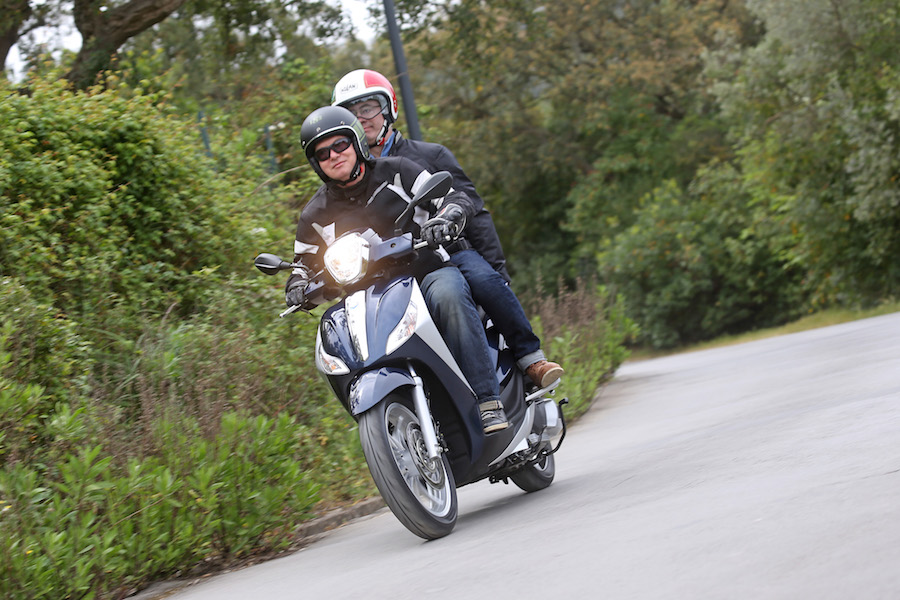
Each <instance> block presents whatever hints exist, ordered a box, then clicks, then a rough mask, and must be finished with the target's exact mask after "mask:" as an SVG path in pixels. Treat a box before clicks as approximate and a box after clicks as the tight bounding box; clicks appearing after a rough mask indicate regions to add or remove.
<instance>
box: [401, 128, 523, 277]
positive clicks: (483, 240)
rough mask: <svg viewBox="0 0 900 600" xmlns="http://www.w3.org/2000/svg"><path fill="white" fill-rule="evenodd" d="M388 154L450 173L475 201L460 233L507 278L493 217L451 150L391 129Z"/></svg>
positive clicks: (456, 186) (454, 181) (457, 184)
mask: <svg viewBox="0 0 900 600" xmlns="http://www.w3.org/2000/svg"><path fill="white" fill-rule="evenodd" d="M388 156H404V157H406V158H409V159H412V160H414V161H416V162H417V163H419V164H421V165H422V166H423V167H425V168H426V169H428V170H429V171H430V172H432V173H437V172H438V171H448V172H449V173H450V175H452V176H453V187H454V188H455V189H457V190H462V191H463V192H465V193H466V195H467V196H468V197H469V198H471V199H472V200H473V201H474V202H475V208H476V210H477V213H476V215H475V217H474V218H472V219H470V220H469V222H468V223H467V224H466V230H465V232H464V233H463V235H464V236H465V237H466V239H468V241H469V243H470V244H471V245H472V247H473V248H474V249H475V250H477V251H478V253H479V254H481V256H483V257H484V259H485V260H486V261H488V263H490V265H491V266H492V267H494V269H495V270H496V271H497V272H498V273H500V274H501V275H502V276H503V278H504V279H506V281H510V278H509V273H508V272H507V270H506V257H505V256H504V255H503V248H502V246H501V245H500V237H499V236H498V235H497V229H496V228H495V227H494V220H493V219H492V218H491V214H490V213H489V212H488V211H487V209H486V208H485V207H484V200H483V199H482V198H481V196H479V195H478V192H476V191H475V184H473V183H472V180H471V179H469V177H468V175H466V174H465V172H464V171H463V169H462V167H461V166H460V164H459V161H457V160H456V157H455V156H453V153H452V152H450V150H448V149H447V148H446V147H444V146H441V145H440V144H433V143H431V142H421V141H418V140H408V139H406V138H405V137H403V136H402V135H400V132H399V131H396V130H395V131H394V142H393V145H391V147H390V148H389V149H388ZM451 251H452V250H451Z"/></svg>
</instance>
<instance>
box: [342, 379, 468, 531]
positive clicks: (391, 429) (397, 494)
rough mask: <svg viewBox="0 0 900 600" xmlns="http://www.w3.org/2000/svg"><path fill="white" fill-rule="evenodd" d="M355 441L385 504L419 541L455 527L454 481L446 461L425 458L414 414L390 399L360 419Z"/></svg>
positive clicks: (396, 397)
mask: <svg viewBox="0 0 900 600" xmlns="http://www.w3.org/2000/svg"><path fill="white" fill-rule="evenodd" d="M359 439H360V442H361V443H362V449H363V453H364V454H365V456H366V463H368V465H369V472H370V473H372V479H374V480H375V485H376V486H378V491H379V492H381V496H382V497H383V498H384V501H385V503H386V504H387V505H388V507H389V508H390V509H391V511H392V512H393V513H394V516H396V517H397V518H398V519H399V520H400V522H401V523H403V525H404V526H405V527H406V528H407V529H409V530H410V531H412V532H413V533H414V534H416V535H418V536H419V537H422V538H425V539H426V540H433V539H436V538H439V537H443V536H445V535H447V534H448V533H450V532H451V531H452V530H453V527H454V526H455V525H456V516H457V500H456V482H455V481H454V479H453V473H452V472H451V471H450V464H449V462H448V461H447V457H446V456H445V455H444V454H441V456H440V457H438V458H437V459H435V460H431V459H429V458H428V451H427V450H426V448H425V440H424V438H423V437H422V430H421V428H420V426H419V419H418V417H417V416H416V413H415V412H414V411H413V410H411V409H410V408H409V406H408V404H407V402H406V401H405V398H404V397H403V396H401V395H399V394H392V395H390V396H388V397H387V398H385V399H384V400H382V401H381V402H379V403H378V404H376V405H375V406H373V407H372V408H371V409H369V410H368V411H366V412H365V413H363V414H362V415H361V416H360V419H359Z"/></svg>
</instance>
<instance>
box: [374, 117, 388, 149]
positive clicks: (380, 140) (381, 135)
mask: <svg viewBox="0 0 900 600" xmlns="http://www.w3.org/2000/svg"><path fill="white" fill-rule="evenodd" d="M390 128H391V123H390V122H389V121H388V118H387V116H385V118H384V123H383V124H382V125H381V131H379V132H378V135H377V136H376V137H375V145H376V146H382V145H384V141H385V139H386V138H387V132H388V130H389V129H390Z"/></svg>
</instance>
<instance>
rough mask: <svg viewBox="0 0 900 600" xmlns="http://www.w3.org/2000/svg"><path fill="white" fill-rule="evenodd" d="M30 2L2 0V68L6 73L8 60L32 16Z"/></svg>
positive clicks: (0, 11)
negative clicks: (23, 28) (23, 27)
mask: <svg viewBox="0 0 900 600" xmlns="http://www.w3.org/2000/svg"><path fill="white" fill-rule="evenodd" d="M31 14H32V10H31V5H30V4H29V3H28V0H0V15H2V16H0V66H2V67H3V72H4V73H5V72H6V59H7V58H8V57H9V51H10V49H12V47H13V44H15V43H16V42H17V41H18V40H19V36H20V35H21V29H22V25H23V24H24V23H25V21H27V20H28V18H29V17H30V16H31Z"/></svg>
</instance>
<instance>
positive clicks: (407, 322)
mask: <svg viewBox="0 0 900 600" xmlns="http://www.w3.org/2000/svg"><path fill="white" fill-rule="evenodd" d="M418 319H419V309H418V307H416V303H415V302H410V303H409V304H408V305H407V307H406V312H405V313H403V316H402V317H400V323H398V324H397V326H396V327H394V330H393V331H392V332H391V334H390V335H389V336H388V339H387V342H386V343H385V348H384V350H385V353H386V354H390V353H391V352H393V351H394V350H396V349H397V348H399V347H400V346H402V345H403V342H405V341H406V340H408V339H409V338H410V337H411V336H412V334H413V333H415V331H416V324H417V322H418Z"/></svg>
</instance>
